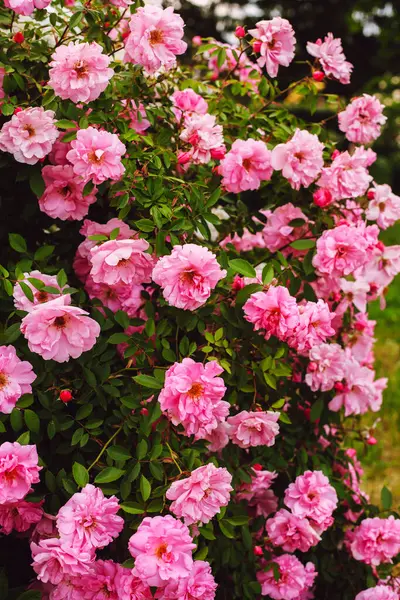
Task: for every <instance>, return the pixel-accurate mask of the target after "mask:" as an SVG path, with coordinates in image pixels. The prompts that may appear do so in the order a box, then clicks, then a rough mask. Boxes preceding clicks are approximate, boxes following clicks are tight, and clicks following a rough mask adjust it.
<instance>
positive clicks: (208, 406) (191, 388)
mask: <svg viewBox="0 0 400 600" xmlns="http://www.w3.org/2000/svg"><path fill="white" fill-rule="evenodd" d="M222 372H223V368H222V367H220V365H219V364H218V363H217V362H216V361H210V362H208V363H206V364H205V365H203V364H202V363H198V362H195V361H194V360H193V359H191V358H184V359H183V360H182V362H181V363H175V364H174V365H172V367H170V368H169V369H168V371H167V372H166V375H165V383H164V387H163V389H162V390H161V392H160V395H159V397H158V401H159V403H160V407H161V410H162V411H163V412H164V413H166V414H167V416H168V418H169V419H171V421H172V423H173V424H174V425H179V424H181V425H182V426H183V428H184V433H185V435H187V436H189V435H194V436H195V439H204V438H206V436H208V435H209V434H211V433H212V432H213V430H214V429H216V428H217V426H218V425H219V424H220V423H221V422H222V421H224V420H225V417H226V416H227V415H228V414H229V403H228V402H224V401H223V400H222V398H223V397H224V394H225V391H226V387H225V384H224V380H223V379H222V377H218V375H220V374H221V373H222Z"/></svg>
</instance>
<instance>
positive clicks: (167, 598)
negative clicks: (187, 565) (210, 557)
mask: <svg viewBox="0 0 400 600" xmlns="http://www.w3.org/2000/svg"><path fill="white" fill-rule="evenodd" d="M216 590H217V584H216V583H215V580H214V577H213V575H212V572H211V567H210V565H209V564H208V562H205V561H204V560H195V561H194V563H193V567H192V570H191V571H190V573H189V575H188V576H187V577H184V578H181V579H177V580H171V581H169V582H168V583H167V585H166V586H165V587H163V588H161V589H158V590H157V592H156V595H155V598H156V600H178V599H179V600H214V598H215V592H216Z"/></svg>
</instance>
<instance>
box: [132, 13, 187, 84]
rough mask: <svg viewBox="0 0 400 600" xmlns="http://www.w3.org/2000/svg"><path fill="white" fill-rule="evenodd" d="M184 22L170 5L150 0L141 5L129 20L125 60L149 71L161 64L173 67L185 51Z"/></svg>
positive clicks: (168, 68) (153, 70) (167, 68)
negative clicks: (177, 56)
mask: <svg viewBox="0 0 400 600" xmlns="http://www.w3.org/2000/svg"><path fill="white" fill-rule="evenodd" d="M183 28H184V22H183V20H182V18H181V17H180V16H179V15H177V14H176V13H174V9H173V8H172V7H171V6H169V7H168V8H165V9H162V8H161V7H160V6H153V5H150V4H147V5H146V6H144V7H139V8H138V9H137V10H136V12H135V13H134V14H133V15H132V17H131V20H130V22H129V29H130V34H129V35H128V37H127V38H126V40H125V57H124V60H125V62H132V63H134V64H138V65H142V67H144V69H145V71H147V73H150V74H152V73H155V72H156V71H157V70H158V69H159V68H160V67H164V69H166V70H170V69H172V67H174V66H175V63H176V55H178V54H183V53H184V52H185V51H186V48H187V44H186V42H184V41H183V40H182V38H183Z"/></svg>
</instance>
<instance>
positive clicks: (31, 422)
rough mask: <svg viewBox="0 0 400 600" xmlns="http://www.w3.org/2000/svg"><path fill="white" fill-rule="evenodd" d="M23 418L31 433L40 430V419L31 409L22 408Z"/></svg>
mask: <svg viewBox="0 0 400 600" xmlns="http://www.w3.org/2000/svg"><path fill="white" fill-rule="evenodd" d="M24 420H25V424H26V426H27V428H28V429H29V431H33V433H39V430H40V419H39V417H38V416H37V414H36V413H35V412H33V410H30V409H29V408H28V409H26V410H24Z"/></svg>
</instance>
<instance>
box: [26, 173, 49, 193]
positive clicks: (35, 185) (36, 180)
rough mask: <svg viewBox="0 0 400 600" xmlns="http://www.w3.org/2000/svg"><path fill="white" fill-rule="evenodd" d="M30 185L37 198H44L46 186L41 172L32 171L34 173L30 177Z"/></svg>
mask: <svg viewBox="0 0 400 600" xmlns="http://www.w3.org/2000/svg"><path fill="white" fill-rule="evenodd" d="M29 185H30V188H31V190H32V192H33V193H34V194H35V196H37V198H40V197H41V196H43V192H44V190H45V184H44V181H43V177H42V172H41V171H36V170H35V171H32V173H31V174H30V176H29Z"/></svg>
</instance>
